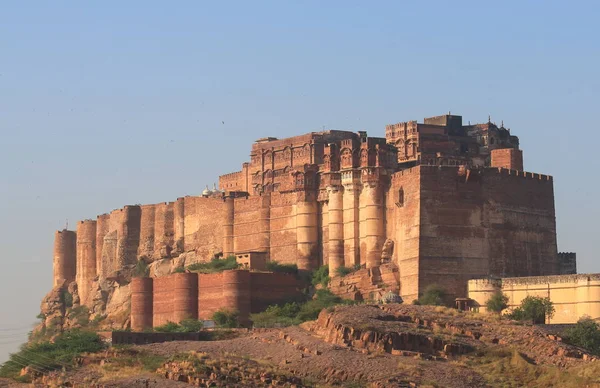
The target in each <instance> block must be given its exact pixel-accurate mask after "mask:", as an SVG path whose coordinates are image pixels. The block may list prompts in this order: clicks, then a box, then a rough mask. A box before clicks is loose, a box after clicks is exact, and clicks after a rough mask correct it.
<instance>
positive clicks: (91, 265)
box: [76, 220, 96, 305]
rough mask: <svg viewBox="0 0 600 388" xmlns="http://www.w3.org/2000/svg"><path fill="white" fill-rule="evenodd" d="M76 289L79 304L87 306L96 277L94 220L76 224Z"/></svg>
mask: <svg viewBox="0 0 600 388" xmlns="http://www.w3.org/2000/svg"><path fill="white" fill-rule="evenodd" d="M76 257H77V260H76V261H77V265H76V268H77V271H76V279H77V287H78V291H79V297H80V299H81V304H86V305H87V304H88V303H89V300H88V296H89V293H90V288H91V284H92V282H93V280H94V278H95V277H96V220H85V221H79V222H78V223H77V254H76Z"/></svg>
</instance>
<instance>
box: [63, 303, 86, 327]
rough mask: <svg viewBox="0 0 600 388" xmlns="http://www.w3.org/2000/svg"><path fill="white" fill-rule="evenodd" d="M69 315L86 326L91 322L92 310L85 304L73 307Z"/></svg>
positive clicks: (79, 323)
mask: <svg viewBox="0 0 600 388" xmlns="http://www.w3.org/2000/svg"><path fill="white" fill-rule="evenodd" d="M68 316H69V319H72V320H74V321H75V322H76V323H77V324H78V325H79V326H84V327H85V326H87V325H89V323H90V310H89V309H88V307H87V306H84V305H81V306H77V307H74V308H73V309H71V311H69V315H68Z"/></svg>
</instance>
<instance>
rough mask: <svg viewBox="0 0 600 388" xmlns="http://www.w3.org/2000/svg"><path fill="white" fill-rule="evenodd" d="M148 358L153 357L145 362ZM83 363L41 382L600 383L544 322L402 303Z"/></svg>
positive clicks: (581, 355) (589, 362) (590, 360)
mask: <svg viewBox="0 0 600 388" xmlns="http://www.w3.org/2000/svg"><path fill="white" fill-rule="evenodd" d="M148 357H150V359H151V360H154V362H153V363H152V362H150V363H149V362H144V361H143V360H144V359H145V358H148ZM157 361H158V362H157ZM80 364H81V365H82V367H81V368H79V369H76V370H72V371H69V372H67V373H62V372H59V373H58V374H57V375H56V376H54V377H52V378H49V377H45V380H44V383H45V384H55V386H61V385H60V384H63V385H64V384H71V386H74V387H76V386H86V387H87V386H90V387H92V386H93V387H116V386H127V387H130V388H133V387H146V386H148V387H149V386H165V387H168V386H179V385H172V384H182V385H181V386H256V387H271V386H287V387H293V386H295V387H303V386H306V387H333V386H343V387H344V386H345V387H496V386H501V387H521V386H528V387H529V386H531V387H544V388H545V387H561V388H563V387H600V359H599V358H598V357H596V356H593V355H591V354H589V353H588V352H586V351H584V350H583V349H580V348H577V347H574V346H570V345H568V344H565V343H563V342H562V341H561V339H560V337H559V336H557V335H556V333H552V332H550V331H548V329H546V328H545V327H544V326H530V325H519V324H516V323H515V322H511V321H507V320H502V321H498V320H497V319H494V318H492V317H490V316H483V315H478V314H473V313H464V312H458V311H456V310H453V309H447V308H442V307H428V306H410V305H399V304H388V305H357V306H338V307H336V308H333V309H329V310H323V311H322V312H321V314H320V315H319V318H318V320H316V321H313V322H307V323H305V324H303V325H301V326H300V327H298V326H294V327H288V328H279V329H255V330H250V331H248V332H241V333H240V335H239V337H237V338H233V339H229V340H222V341H198V342H169V343H157V344H149V345H142V346H133V347H130V348H126V349H122V350H119V349H113V350H109V351H105V352H103V353H99V354H93V355H88V356H85V357H82V360H81V362H80ZM142 364H143V365H146V368H145V369H144V368H142V367H141V365H142ZM148 365H150V367H148Z"/></svg>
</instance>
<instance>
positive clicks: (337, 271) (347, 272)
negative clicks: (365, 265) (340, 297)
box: [335, 264, 360, 277]
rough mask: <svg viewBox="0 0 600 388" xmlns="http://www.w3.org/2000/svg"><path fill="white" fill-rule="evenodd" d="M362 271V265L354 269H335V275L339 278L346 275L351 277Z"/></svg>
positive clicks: (356, 265) (357, 265)
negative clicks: (352, 274)
mask: <svg viewBox="0 0 600 388" xmlns="http://www.w3.org/2000/svg"><path fill="white" fill-rule="evenodd" d="M359 269H360V264H355V265H354V267H337V268H336V269H335V275H336V276H339V277H344V276H346V275H350V274H351V273H354V272H356V271H358V270H359Z"/></svg>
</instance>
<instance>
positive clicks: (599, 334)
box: [564, 317, 600, 356]
mask: <svg viewBox="0 0 600 388" xmlns="http://www.w3.org/2000/svg"><path fill="white" fill-rule="evenodd" d="M564 339H565V342H567V343H570V344H571V345H575V346H579V347H582V348H584V349H586V350H588V351H589V352H590V353H593V354H595V355H598V356H600V324H598V323H597V322H596V321H594V320H593V319H591V318H589V317H584V318H581V319H580V320H579V321H578V322H577V324H576V325H575V326H573V327H571V328H569V329H567V330H565V332H564Z"/></svg>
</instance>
